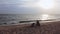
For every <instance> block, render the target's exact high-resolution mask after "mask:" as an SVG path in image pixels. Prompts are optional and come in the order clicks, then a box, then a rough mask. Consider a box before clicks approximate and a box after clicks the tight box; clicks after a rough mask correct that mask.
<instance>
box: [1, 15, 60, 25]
mask: <svg viewBox="0 0 60 34" xmlns="http://www.w3.org/2000/svg"><path fill="white" fill-rule="evenodd" d="M49 19H56V20H60V14H0V25H7V24H8V25H10V24H19V22H20V21H29V20H49ZM28 23H29V22H28Z"/></svg>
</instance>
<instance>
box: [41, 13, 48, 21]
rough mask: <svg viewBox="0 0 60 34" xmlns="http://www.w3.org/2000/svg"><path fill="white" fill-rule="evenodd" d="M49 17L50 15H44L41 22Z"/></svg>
mask: <svg viewBox="0 0 60 34" xmlns="http://www.w3.org/2000/svg"><path fill="white" fill-rule="evenodd" d="M48 17H49V15H48V14H42V15H41V20H47V19H48Z"/></svg>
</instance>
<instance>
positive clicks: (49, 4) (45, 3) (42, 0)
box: [37, 0, 54, 9]
mask: <svg viewBox="0 0 60 34" xmlns="http://www.w3.org/2000/svg"><path fill="white" fill-rule="evenodd" d="M37 5H38V6H39V7H41V8H44V9H51V8H53V7H54V0H39V1H38V2H37Z"/></svg>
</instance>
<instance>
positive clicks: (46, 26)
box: [0, 21, 60, 34]
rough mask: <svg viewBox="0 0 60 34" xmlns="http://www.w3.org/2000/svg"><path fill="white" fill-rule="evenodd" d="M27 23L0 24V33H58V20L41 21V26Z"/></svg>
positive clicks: (59, 28)
mask: <svg viewBox="0 0 60 34" xmlns="http://www.w3.org/2000/svg"><path fill="white" fill-rule="evenodd" d="M30 26H31V24H27V25H12V26H0V34H60V21H56V22H48V23H43V24H41V26H35V27H30Z"/></svg>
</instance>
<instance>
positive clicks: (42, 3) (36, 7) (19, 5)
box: [0, 0, 60, 14]
mask: <svg viewBox="0 0 60 34" xmlns="http://www.w3.org/2000/svg"><path fill="white" fill-rule="evenodd" d="M38 13H47V14H60V0H0V14H38Z"/></svg>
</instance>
